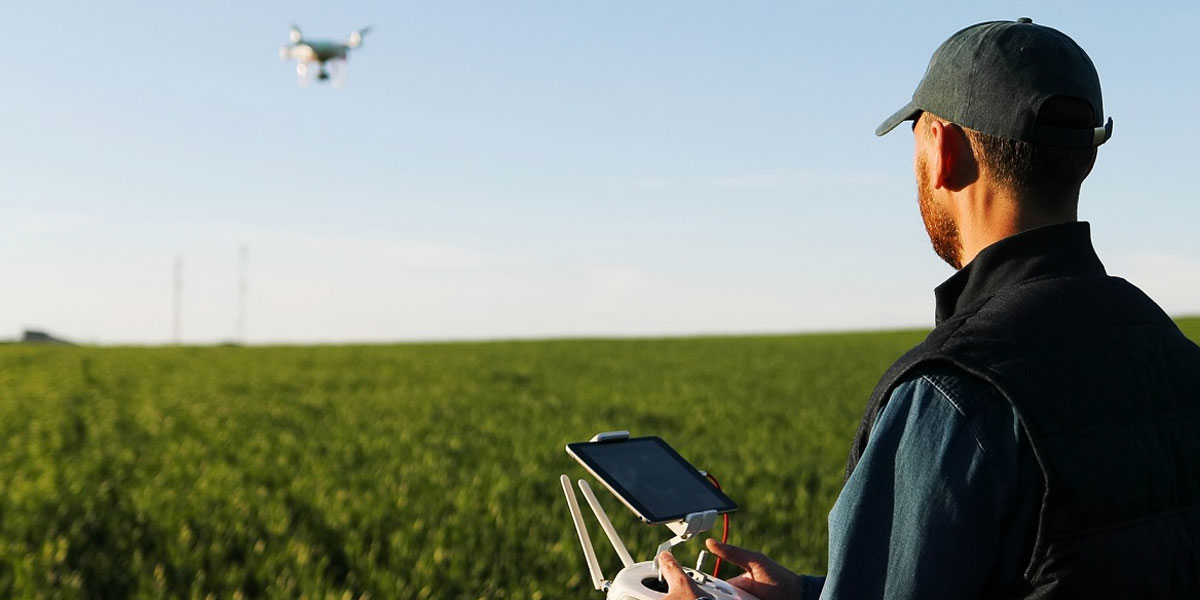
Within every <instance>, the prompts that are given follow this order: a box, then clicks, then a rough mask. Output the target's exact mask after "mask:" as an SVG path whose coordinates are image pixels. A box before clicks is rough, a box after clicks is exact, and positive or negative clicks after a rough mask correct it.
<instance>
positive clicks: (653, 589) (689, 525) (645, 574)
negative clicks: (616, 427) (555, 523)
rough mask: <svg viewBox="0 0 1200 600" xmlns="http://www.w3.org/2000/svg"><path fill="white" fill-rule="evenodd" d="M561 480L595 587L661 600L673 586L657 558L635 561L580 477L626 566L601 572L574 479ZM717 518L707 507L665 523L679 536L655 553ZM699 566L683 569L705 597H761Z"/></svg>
mask: <svg viewBox="0 0 1200 600" xmlns="http://www.w3.org/2000/svg"><path fill="white" fill-rule="evenodd" d="M628 438H629V432H627V431H614V432H606V433H601V434H598V435H596V436H595V437H593V438H592V441H593V442H597V441H601V442H603V441H606V440H623V439H628ZM568 451H570V448H568ZM593 474H594V473H593ZM559 480H560V481H561V483H562V488H563V493H564V494H565V495H566V498H567V507H568V508H570V510H571V520H572V521H573V522H574V523H575V533H576V534H577V535H578V536H579V545H580V546H581V547H582V548H583V556H584V559H586V561H587V565H588V573H589V574H590V575H591V576H592V586H593V587H595V588H596V589H597V590H600V591H604V592H606V593H607V598H608V600H661V599H662V598H664V597H665V596H666V595H667V592H668V591H669V588H668V586H667V582H666V581H664V580H663V579H662V578H661V576H660V575H661V573H660V572H659V569H658V566H657V565H656V564H655V561H653V560H648V561H645V562H634V560H633V557H632V556H630V554H629V550H628V549H627V548H626V547H625V543H624V542H623V541H621V536H620V535H618V534H617V530H616V529H615V528H613V525H612V521H610V520H609V518H608V513H606V512H605V511H604V507H602V506H600V501H599V500H597V499H596V494H595V493H594V492H592V488H591V486H590V485H588V483H587V482H586V481H584V480H582V479H580V480H579V482H578V483H579V491H580V492H582V493H583V497H584V498H585V499H586V500H587V502H588V505H589V506H591V508H592V513H593V514H595V515H596V520H597V521H599V522H600V526H601V528H603V529H604V534H605V535H606V536H607V537H608V541H609V543H611V544H612V546H613V550H616V552H617V556H618V557H620V559H621V565H622V567H623V568H622V569H621V571H620V572H619V573H617V576H616V578H614V579H613V580H612V581H608V580H606V579H605V578H604V573H602V572H601V571H600V562H599V561H598V560H597V559H596V551H595V549H593V548H592V538H591V535H589V534H588V530H587V527H586V526H585V525H584V523H583V513H582V512H581V511H580V510H579V500H578V499H577V498H576V496H575V489H574V488H573V487H572V486H571V480H570V478H568V477H567V476H566V475H562V476H561V477H559ZM627 505H628V503H627ZM716 518H717V512H716V511H715V510H707V511H701V512H694V513H689V514H688V515H687V516H686V517H684V518H683V519H681V520H679V521H676V522H669V523H665V525H666V526H667V528H668V529H670V530H671V531H672V532H674V533H675V534H676V536H675V537H673V538H671V539H670V540H668V541H666V542H664V543H663V544H662V545H661V546H659V547H658V551H657V552H656V553H655V556H657V555H658V553H660V552H662V551H664V550H669V549H670V548H671V547H672V546H674V545H676V544H679V543H681V542H684V541H687V540H689V539H692V538H694V537H695V536H696V534H698V533H701V532H704V531H707V530H709V529H711V528H712V526H713V523H714V522H715V521H716ZM699 568H700V565H699V564H697V565H696V569H689V568H687V567H683V572H684V573H686V574H687V576H688V577H691V578H692V581H695V582H696V583H697V584H698V585H699V586H700V588H701V589H702V590H703V592H702V594H701V595H702V596H704V595H707V596H710V597H712V598H713V600H758V598H755V597H754V596H753V595H751V594H749V593H748V592H745V591H743V590H740V589H738V588H736V587H734V586H732V585H730V584H729V583H727V582H725V581H721V580H720V579H717V578H716V577H713V576H711V575H708V574H706V573H703V572H701V571H700V570H699Z"/></svg>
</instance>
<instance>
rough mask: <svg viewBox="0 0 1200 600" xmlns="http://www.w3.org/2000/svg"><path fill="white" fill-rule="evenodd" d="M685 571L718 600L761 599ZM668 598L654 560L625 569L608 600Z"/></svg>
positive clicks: (704, 575) (609, 589)
mask: <svg viewBox="0 0 1200 600" xmlns="http://www.w3.org/2000/svg"><path fill="white" fill-rule="evenodd" d="M683 572H684V573H687V574H688V577H691V578H692V581H695V582H696V583H698V584H700V588H701V589H703V590H704V594H707V595H709V596H712V597H713V599H714V600H758V599H757V598H755V597H754V596H751V595H750V594H748V593H746V592H744V591H742V590H739V589H737V588H735V587H733V586H732V585H729V584H728V583H726V582H724V581H721V580H720V579H717V578H716V577H713V576H712V575H709V574H707V573H702V572H700V571H696V570H694V569H689V568H687V567H683ZM666 595H667V582H666V581H663V580H661V579H659V578H658V573H657V572H656V571H655V569H654V561H646V562H640V563H636V564H634V565H631V566H628V567H625V568H624V569H621V572H620V573H617V577H616V578H615V579H613V581H612V585H611V586H610V587H609V588H608V600H659V599H660V598H663V597H665V596H666Z"/></svg>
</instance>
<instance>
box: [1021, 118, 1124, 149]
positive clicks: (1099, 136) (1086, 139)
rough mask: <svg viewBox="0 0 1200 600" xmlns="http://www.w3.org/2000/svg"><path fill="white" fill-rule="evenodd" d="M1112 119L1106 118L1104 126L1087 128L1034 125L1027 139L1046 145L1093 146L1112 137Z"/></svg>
mask: <svg viewBox="0 0 1200 600" xmlns="http://www.w3.org/2000/svg"><path fill="white" fill-rule="evenodd" d="M1112 132H1113V120H1112V117H1109V118H1108V122H1107V123H1105V124H1104V127H1092V128H1089V129H1063V128H1061V127H1050V126H1048V125H1034V126H1033V131H1031V132H1030V133H1029V141H1031V142H1033V143H1035V144H1046V145H1048V146H1065V147H1068V148H1093V147H1096V146H1099V145H1100V144H1103V143H1104V142H1107V141H1108V139H1109V138H1111V137H1112Z"/></svg>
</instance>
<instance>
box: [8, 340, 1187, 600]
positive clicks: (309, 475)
mask: <svg viewBox="0 0 1200 600" xmlns="http://www.w3.org/2000/svg"><path fill="white" fill-rule="evenodd" d="M1181 327H1182V328H1183V329H1184V330H1185V331H1186V332H1187V333H1188V334H1189V335H1190V336H1191V337H1192V338H1193V339H1200V318H1198V319H1188V320H1182V321H1181ZM923 335H924V334H923V332H919V331H903V332H885V333H869V334H866V333H864V334H842V335H807V336H778V337H733V338H692V339H659V340H562V341H540V342H496V343H464V344H410V345H380V346H335V347H249V348H239V347H211V348H88V347H37V346H24V345H7V346H3V347H0V476H2V477H3V479H2V480H0V481H2V482H3V487H2V491H0V595H3V596H6V597H30V598H33V597H47V598H53V597H94V598H108V597H111V598H116V597H154V598H158V597H180V598H204V597H216V598H225V597H310V598H326V597H328V598H360V597H372V598H481V597H487V598H597V597H599V593H597V592H594V591H592V590H591V589H590V582H589V581H588V579H587V575H586V572H585V567H584V563H583V559H582V555H581V553H580V550H579V548H578V544H577V542H576V540H575V538H574V532H573V530H572V528H571V525H570V521H569V517H568V515H567V510H566V506H565V503H564V501H563V499H562V492H561V489H560V488H559V484H558V475H559V474H560V473H564V472H565V473H568V474H570V475H572V477H582V476H584V473H583V471H582V470H581V469H580V468H579V467H577V466H576V465H575V464H574V462H573V461H572V460H571V459H570V458H569V457H568V456H567V455H566V453H565V452H564V451H563V446H564V445H565V444H566V443H567V442H570V441H579V440H585V439H587V438H588V437H590V436H591V435H592V434H594V433H596V432H599V431H605V430H614V429H629V430H631V431H632V432H633V433H634V434H635V435H638V434H657V435H660V436H662V437H664V438H665V439H667V440H668V441H669V442H670V443H671V444H672V445H673V446H675V447H676V448H677V449H678V450H679V451H680V453H681V454H683V455H684V456H685V457H687V458H688V459H690V460H691V461H692V462H693V463H695V464H696V465H697V466H698V467H700V468H703V469H707V470H709V471H711V472H712V473H713V474H715V475H716V476H718V477H719V478H720V479H721V482H722V484H723V486H724V487H725V489H726V490H727V491H728V493H729V494H730V495H731V496H732V497H733V498H734V499H735V500H737V501H738V502H739V504H740V505H741V510H740V511H739V513H738V514H737V515H736V517H735V518H734V520H733V533H732V540H731V541H734V542H736V543H740V544H744V545H747V546H750V547H754V548H759V549H762V550H764V551H765V552H767V553H768V554H771V555H772V556H773V557H775V558H777V559H778V560H780V561H781V562H783V563H784V564H787V565H790V566H792V567H793V568H795V569H797V570H801V571H806V572H818V573H819V572H822V571H823V569H824V566H825V564H824V563H825V539H826V525H825V520H826V515H827V513H828V511H829V508H830V507H831V506H832V503H833V500H834V498H835V497H836V494H837V491H838V490H839V488H840V486H841V474H842V466H843V463H844V460H845V453H846V450H847V448H848V445H849V442H850V438H851V436H852V434H853V431H854V428H855V426H856V424H857V421H858V418H859V416H860V412H861V410H862V406H863V403H864V402H865V399H866V397H867V395H868V393H869V392H870V390H871V388H872V386H873V385H874V384H875V381H876V379H877V378H878V377H879V375H880V374H881V373H882V372H883V371H884V370H885V368H886V367H887V365H888V364H889V363H890V362H891V361H892V360H894V359H895V358H896V357H897V356H899V355H900V354H901V353H902V352H903V351H904V350H906V349H907V348H909V347H910V346H912V345H913V344H915V343H916V342H918V341H919V340H920V339H921V338H922V337H923ZM601 501H602V502H604V503H605V505H606V506H607V507H608V509H609V513H610V515H611V516H612V517H613V520H614V522H615V524H616V526H617V528H618V530H619V531H621V533H622V534H623V536H624V537H625V540H626V543H627V544H628V545H629V546H630V549H631V550H632V552H633V553H634V555H635V556H636V557H638V558H641V559H646V558H649V557H650V554H651V552H652V550H653V548H654V547H655V546H657V544H658V543H659V542H661V541H663V540H665V539H666V537H668V535H667V534H666V531H665V530H662V529H661V528H657V529H656V528H648V527H645V526H642V525H640V524H638V523H635V522H634V521H633V517H632V516H631V515H629V514H628V512H627V511H625V510H624V509H622V508H621V507H620V506H619V505H618V503H617V502H616V501H615V500H614V499H612V498H611V497H607V495H606V494H603V493H602V494H601ZM593 533H594V534H596V535H598V530H597V529H593ZM596 541H597V544H598V545H597V549H598V550H599V551H600V555H601V562H602V565H603V566H604V567H605V569H606V571H607V573H608V574H609V576H612V575H613V574H615V572H616V570H617V566H618V563H617V560H616V558H615V556H614V555H612V553H611V552H608V551H606V550H605V549H604V548H603V547H602V546H601V545H600V544H603V542H602V541H601V540H599V539H597V540H596ZM697 547H698V544H689V545H688V546H685V547H684V550H683V555H684V557H685V559H686V557H690V556H691V555H692V553H694V552H695V551H696V548H697Z"/></svg>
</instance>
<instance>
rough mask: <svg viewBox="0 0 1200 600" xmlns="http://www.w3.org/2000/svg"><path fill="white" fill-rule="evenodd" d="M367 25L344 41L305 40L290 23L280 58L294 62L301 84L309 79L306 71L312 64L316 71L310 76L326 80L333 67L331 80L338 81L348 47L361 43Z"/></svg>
mask: <svg viewBox="0 0 1200 600" xmlns="http://www.w3.org/2000/svg"><path fill="white" fill-rule="evenodd" d="M370 30H371V28H370V27H364V28H363V29H359V30H358V31H355V32H354V33H351V34H350V37H349V38H347V39H346V41H344V42H340V41H332V40H306V39H304V36H303V35H302V34H301V33H300V28H299V27H297V26H295V25H292V32H291V40H292V43H291V45H289V46H281V47H280V48H279V58H281V59H283V60H294V61H296V76H297V77H299V81H300V83H301V84H304V83H306V82H307V81H308V79H309V74H310V73H311V72H312V71H313V66H314V65H315V66H316V73H315V74H313V77H315V78H316V80H317V81H327V80H329V79H330V74H329V72H330V69H329V68H328V67H333V70H334V72H335V75H339V77H335V78H334V83H338V82H339V81H340V75H341V71H342V69H341V67H342V65H344V64H345V62H346V57H347V55H348V54H349V53H350V50H352V49H354V48H357V47H359V46H361V45H362V41H363V36H364V35H366V33H367V32H368V31H370Z"/></svg>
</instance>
